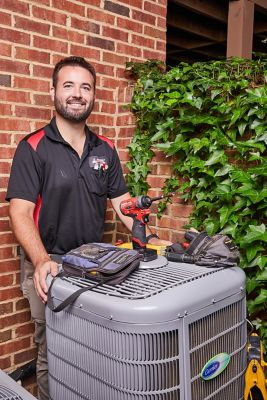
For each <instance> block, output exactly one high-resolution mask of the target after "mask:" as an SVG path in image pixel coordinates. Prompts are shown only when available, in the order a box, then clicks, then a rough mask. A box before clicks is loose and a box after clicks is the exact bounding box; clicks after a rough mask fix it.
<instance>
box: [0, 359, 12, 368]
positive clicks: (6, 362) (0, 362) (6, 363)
mask: <svg viewBox="0 0 267 400" xmlns="http://www.w3.org/2000/svg"><path fill="white" fill-rule="evenodd" d="M10 367H11V357H10V356H8V357H5V358H0V369H2V370H5V369H8V368H10Z"/></svg>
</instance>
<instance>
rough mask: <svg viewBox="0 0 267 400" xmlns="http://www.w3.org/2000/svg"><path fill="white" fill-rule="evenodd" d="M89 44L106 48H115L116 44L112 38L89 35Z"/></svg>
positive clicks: (111, 49)
mask: <svg viewBox="0 0 267 400" xmlns="http://www.w3.org/2000/svg"><path fill="white" fill-rule="evenodd" d="M87 44H88V46H94V47H100V48H101V49H105V50H110V51H114V50H115V44H114V42H113V41H112V40H107V39H103V38H101V37H94V36H88V37H87Z"/></svg>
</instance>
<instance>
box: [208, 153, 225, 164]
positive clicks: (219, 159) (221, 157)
mask: <svg viewBox="0 0 267 400" xmlns="http://www.w3.org/2000/svg"><path fill="white" fill-rule="evenodd" d="M225 161H226V156H225V153H224V151H222V150H215V151H214V153H213V154H212V155H211V157H210V158H209V159H208V160H207V161H206V162H205V165H206V166H207V167H208V166H210V165H214V164H217V163H221V164H223V163H224V162H225Z"/></svg>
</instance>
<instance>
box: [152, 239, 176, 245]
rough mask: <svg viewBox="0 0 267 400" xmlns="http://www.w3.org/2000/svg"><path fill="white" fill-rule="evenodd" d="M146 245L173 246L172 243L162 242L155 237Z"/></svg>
mask: <svg viewBox="0 0 267 400" xmlns="http://www.w3.org/2000/svg"><path fill="white" fill-rule="evenodd" d="M148 243H149V244H153V245H154V246H171V245H172V244H173V243H172V242H169V240H163V239H160V238H156V237H152V238H151V239H149V241H148Z"/></svg>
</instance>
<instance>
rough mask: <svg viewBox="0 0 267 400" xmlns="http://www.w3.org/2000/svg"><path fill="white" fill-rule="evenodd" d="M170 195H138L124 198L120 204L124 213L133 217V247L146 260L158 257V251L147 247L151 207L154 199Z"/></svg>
mask: <svg viewBox="0 0 267 400" xmlns="http://www.w3.org/2000/svg"><path fill="white" fill-rule="evenodd" d="M169 196H170V195H168V196H158V197H153V198H151V197H149V196H138V197H132V198H130V199H127V200H124V201H122V202H121V204H120V210H121V212H122V214H123V215H126V216H128V217H131V218H133V227H132V242H133V248H134V249H135V250H138V251H139V252H140V253H142V254H143V256H144V261H152V260H155V259H156V258H157V252H156V251H155V250H153V249H147V248H146V244H147V241H146V224H147V222H148V220H149V218H148V216H149V214H150V209H149V207H150V206H151V204H152V202H153V201H156V200H161V199H163V198H164V197H169Z"/></svg>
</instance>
